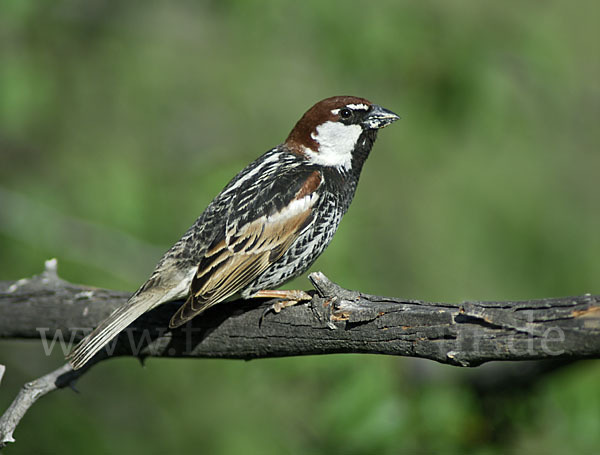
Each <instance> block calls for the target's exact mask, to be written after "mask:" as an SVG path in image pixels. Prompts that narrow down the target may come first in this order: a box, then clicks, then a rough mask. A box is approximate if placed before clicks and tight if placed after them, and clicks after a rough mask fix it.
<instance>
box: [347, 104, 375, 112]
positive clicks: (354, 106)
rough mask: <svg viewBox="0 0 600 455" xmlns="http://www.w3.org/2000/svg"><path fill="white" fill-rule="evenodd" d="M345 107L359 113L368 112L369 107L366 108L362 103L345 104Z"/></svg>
mask: <svg viewBox="0 0 600 455" xmlns="http://www.w3.org/2000/svg"><path fill="white" fill-rule="evenodd" d="M346 107H347V108H348V109H354V110H361V111H368V110H369V106H367V105H366V104H363V103H358V104H346Z"/></svg>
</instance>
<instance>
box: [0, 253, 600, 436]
mask: <svg viewBox="0 0 600 455" xmlns="http://www.w3.org/2000/svg"><path fill="white" fill-rule="evenodd" d="M310 279H311V281H312V283H313V285H314V286H315V289H316V290H317V292H313V300H312V302H310V303H309V304H302V305H297V306H294V307H291V308H286V309H285V310H283V311H282V312H281V313H279V314H273V313H266V314H265V317H264V319H262V324H260V323H259V322H260V321H261V317H262V316H263V313H264V312H265V308H268V306H269V305H270V304H272V302H271V301H262V302H260V301H234V302H230V303H224V304H219V305H217V306H216V307H213V308H211V309H209V310H208V311H206V312H205V313H203V314H202V315H201V316H200V317H197V318H195V319H194V320H193V321H192V322H191V323H189V324H187V325H186V326H184V327H182V328H180V329H177V330H174V331H168V330H167V324H168V321H169V319H170V317H171V315H172V314H173V312H174V311H175V309H176V308H177V306H178V305H179V304H180V303H173V304H165V305H163V306H161V307H159V308H157V309H155V310H153V311H151V312H149V313H147V314H146V315H144V316H142V317H141V318H139V319H138V320H137V321H136V322H135V323H134V324H132V325H131V326H130V327H129V328H128V329H127V330H126V331H124V332H123V333H122V334H121V335H120V336H119V337H118V338H117V339H115V340H114V342H112V343H110V344H109V346H108V349H107V350H105V351H103V352H102V353H100V354H99V356H97V358H95V359H94V362H93V363H96V362H97V361H99V360H102V359H104V358H107V357H112V356H119V355H128V356H131V355H135V356H138V357H142V358H143V357H147V356H154V357H214V358H237V359H256V358H264V357H282V356H297V355H308V354H332V353H369V354H388V355H399V356H411V357H422V358H427V359H432V360H436V361H438V362H441V363H446V364H450V365H456V366H462V367H472V366H477V365H480V364H482V363H484V362H488V361H492V360H531V359H547V358H554V359H556V358H563V359H581V358H598V357H600V336H599V335H600V303H599V302H600V296H594V295H590V294H586V295H582V296H578V297H565V298H552V299H540V300H529V301H520V302H478V301H470V302H462V303H432V302H425V301H419V300H406V299H400V298H392V297H380V296H372V295H367V294H363V293H361V292H357V291H349V290H346V289H343V288H341V287H339V286H338V285H336V284H334V283H332V282H331V281H329V280H328V279H327V278H326V277H325V276H324V275H323V274H321V273H314V274H312V275H311V276H310ZM128 297H129V294H128V293H126V292H119V291H111V290H106V289H98V288H93V287H89V286H81V285H75V284H71V283H68V282H66V281H63V280H61V279H60V278H59V277H58V276H57V273H56V262H55V261H48V262H47V263H46V270H45V271H44V273H42V274H41V275H38V276H35V277H32V278H28V279H23V280H19V281H17V282H0V338H20V339H26V338H31V339H42V341H43V342H44V343H45V344H44V347H45V349H46V350H47V351H48V350H49V349H50V346H53V347H54V349H58V348H60V347H61V343H60V342H61V340H63V341H64V343H63V346H62V347H63V349H67V346H66V344H73V343H75V342H77V341H78V340H80V339H81V338H82V337H83V336H84V334H85V333H87V332H88V331H89V330H91V329H92V328H93V327H94V326H95V325H96V324H98V322H100V321H101V320H102V319H103V318H104V317H106V316H107V315H108V314H109V313H110V312H111V311H112V310H113V309H114V308H116V307H117V306H118V305H120V304H122V303H123V302H125V301H126V300H127V298H128ZM52 340H54V341H55V343H54V344H53V345H52ZM90 366H91V365H90ZM88 368H89V367H88ZM88 368H86V369H85V370H87V369H88ZM81 374H82V371H76V372H74V371H72V370H71V369H70V367H69V366H68V365H65V366H63V367H61V368H59V369H58V370H56V371H54V372H52V373H50V374H48V375H46V376H44V377H42V378H39V379H38V380H36V381H34V382H32V383H28V384H26V385H25V387H24V388H23V389H22V391H21V393H20V394H19V396H18V397H17V398H16V399H15V402H13V405H11V408H10V409H9V410H8V411H7V412H6V413H5V415H4V416H3V417H2V418H0V447H1V446H2V444H3V443H6V442H9V441H12V432H13V431H14V428H15V426H16V424H18V420H20V418H21V417H22V416H23V415H24V413H25V412H26V411H27V409H28V408H29V407H30V406H31V405H32V404H33V402H35V400H36V399H37V398H38V397H39V396H41V395H43V394H45V393H48V392H50V391H52V390H54V389H56V388H60V387H64V386H65V385H69V384H71V383H72V382H73V381H74V380H76V379H77V377H79V376H80V375H81ZM0 379H1V371H0Z"/></svg>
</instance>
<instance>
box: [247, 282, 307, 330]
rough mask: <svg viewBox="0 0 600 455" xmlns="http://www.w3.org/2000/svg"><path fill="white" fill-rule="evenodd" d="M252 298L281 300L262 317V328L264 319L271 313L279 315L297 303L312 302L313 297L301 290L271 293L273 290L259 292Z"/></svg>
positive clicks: (260, 322) (260, 323) (259, 323)
mask: <svg viewBox="0 0 600 455" xmlns="http://www.w3.org/2000/svg"><path fill="white" fill-rule="evenodd" d="M251 298H257V299H258V298H271V299H281V300H279V301H277V302H275V303H274V304H273V305H271V306H269V307H268V308H267V309H266V310H265V311H264V312H263V314H262V316H261V317H260V321H259V322H258V325H259V326H261V325H262V322H263V319H264V318H265V316H266V315H267V314H268V313H269V312H270V311H273V312H274V313H279V312H280V311H281V310H283V309H284V308H287V307H290V306H294V305H296V304H297V303H300V302H305V301H308V300H312V297H311V296H310V295H309V294H308V293H306V292H304V291H300V290H282V291H279V290H278V291H271V290H263V291H258V292H257V293H256V294H253V295H252V296H251Z"/></svg>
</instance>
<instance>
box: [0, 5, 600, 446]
mask: <svg viewBox="0 0 600 455" xmlns="http://www.w3.org/2000/svg"><path fill="white" fill-rule="evenodd" d="M599 21H600V7H599V6H598V3H597V2H594V1H591V0H590V1H587V0H582V1H579V2H577V3H575V4H573V3H569V2H564V1H545V2H538V1H533V0H532V1H505V2H481V1H478V0H459V1H453V2H446V1H420V2H411V1H379V2H373V1H370V2H369V1H348V0H345V1H337V0H336V1H319V0H306V1H303V2H278V1H263V2H250V1H241V0H240V1H232V0H228V1H206V2H191V1H182V2H166V1H164V2H159V1H129V2H110V1H100V0H88V1H85V2H78V1H74V0H61V1H35V0H28V1H23V0H21V1H19V0H6V1H3V2H2V3H0V279H2V280H13V279H19V278H23V277H26V276H31V275H33V274H36V273H39V272H40V271H41V269H42V267H43V261H44V260H45V259H48V258H50V257H56V258H58V261H59V273H60V275H61V276H62V277H63V278H65V279H67V280H70V281H74V282H80V283H86V284H91V285H95V286H100V287H109V288H115V289H128V290H131V291H134V290H135V289H136V288H137V286H138V285H139V284H140V283H141V282H142V281H143V280H144V279H145V277H146V276H147V275H148V274H149V273H150V272H151V270H152V269H153V266H154V264H155V262H156V261H157V260H158V258H159V257H160V255H161V254H162V252H163V251H164V250H165V249H166V248H168V247H169V246H170V245H171V244H172V243H174V241H176V240H177V239H178V238H179V236H180V235H181V234H182V233H183V232H184V231H185V230H186V229H187V228H188V226H189V225H190V224H191V223H192V222H193V220H194V219H195V218H196V216H197V215H199V214H200V212H201V211H202V210H203V209H204V207H205V206H206V205H207V204H208V202H209V201H210V200H211V199H212V198H213V197H214V196H215V195H216V194H217V193H218V192H219V191H220V189H221V188H222V187H223V186H224V184H225V183H226V182H227V181H228V180H229V179H230V178H231V177H232V176H233V175H234V174H235V173H236V172H237V171H239V170H240V169H241V168H242V167H243V166H245V165H246V164H247V163H248V162H249V161H251V160H253V159H254V158H256V157H257V156H258V155H260V154H261V153H263V152H264V151H266V150H267V149H269V148H271V147H272V146H275V145H276V144H278V143H280V142H281V141H283V139H284V138H285V137H286V135H287V133H288V132H289V130H290V129H291V127H292V126H293V124H294V123H295V122H296V120H297V119H298V118H299V117H300V115H301V114H302V113H303V112H304V111H305V110H306V109H307V108H308V107H309V106H311V105H312V104H313V103H314V102H316V101H318V100H319V99H321V98H324V97H327V96H332V95H338V94H352V95H357V96H362V97H366V98H368V99H370V100H372V101H374V102H377V103H379V104H382V105H383V106H385V107H387V108H389V109H392V110H393V111H395V112H397V113H398V114H400V115H401V116H402V120H401V121H400V122H398V123H396V124H394V125H393V126H392V127H390V128H388V129H386V130H385V131H383V132H382V133H381V134H380V137H379V140H378V142H377V144H376V146H375V149H374V152H373V153H372V154H371V157H370V159H369V161H368V162H367V165H366V167H365V170H364V172H363V176H362V179H361V183H360V185H359V189H358V192H357V196H356V198H355V201H354V203H353V205H352V208H351V209H350V212H349V214H348V216H347V217H346V218H345V219H344V222H343V223H342V226H341V228H340V230H339V232H338V234H337V236H336V238H335V240H334V241H333V243H332V245H331V246H330V248H329V249H328V250H327V252H326V254H324V255H323V256H322V257H321V258H320V259H319V261H318V262H317V263H316V264H315V265H314V266H313V268H312V270H322V271H323V272H325V273H326V274H327V275H328V276H329V277H330V278H331V279H333V280H335V281H337V282H338V283H340V284H342V285H343V286H345V287H348V288H353V289H360V290H362V291H365V292H369V293H374V294H382V295H395V296H402V297H409V298H421V299H428V300H442V301H444V300H445V301H460V300H462V299H487V300H492V299H502V300H508V299H528V298H535V297H551V296H565V295H578V294H583V293H585V292H591V293H600V285H599V282H598V277H599V276H600V261H599V254H598V253H599V251H600V236H599V234H598V233H599V232H600V210H598V205H599V202H600V196H599V194H600V191H599V187H598V179H599V171H600V154H599V148H600V147H599V146H600V128H598V120H599V114H600V84H599V81H600V53H599V49H598V48H599V43H600V31H599V28H598V22H599ZM294 285H295V286H297V287H300V288H309V283H308V281H307V280H306V278H305V277H302V278H300V279H298V280H297V281H296V282H294V283H292V284H291V286H294ZM61 361H62V355H61V352H59V351H58V350H56V351H55V352H54V354H53V355H52V356H50V357H46V356H44V354H43V349H42V346H41V344H40V343H34V342H19V341H6V340H3V341H2V343H1V344H0V363H3V364H5V365H6V366H7V373H6V375H5V378H4V381H3V383H2V387H1V388H0V408H1V409H4V408H6V406H7V405H8V403H9V402H10V400H11V399H12V398H13V397H14V395H15V393H16V391H17V390H18V388H19V386H20V385H21V384H22V383H23V382H25V381H27V380H29V379H32V378H34V377H37V376H39V375H41V374H43V373H45V372H47V371H49V370H50V369H52V368H54V367H56V366H58V365H59V364H60V363H61ZM510 367H511V365H510V364H500V365H498V364H495V365H490V366H484V367H481V368H478V369H475V370H469V371H463V370H459V369H457V368H453V367H447V366H442V365H437V364H435V363H432V362H428V361H418V360H412V359H400V358H391V357H382V356H367V355H345V356H322V357H306V358H291V359H273V360H260V361H252V362H241V361H223V360H162V359H150V360H148V362H147V364H146V367H145V368H140V367H139V364H138V362H137V361H136V360H134V359H117V360H112V361H110V362H105V363H104V364H100V365H98V366H97V367H95V368H94V369H93V370H91V371H90V373H89V374H87V375H86V376H85V377H83V378H82V379H81V380H80V382H79V384H78V388H79V389H80V390H81V392H82V393H80V394H75V393H72V392H71V391H68V390H66V391H60V392H56V393H53V394H51V395H50V396H48V397H46V398H44V399H43V400H42V401H41V402H39V403H38V404H37V405H36V406H35V407H34V408H33V409H32V410H31V412H30V413H29V414H27V416H26V417H25V419H24V420H23V422H22V424H21V425H20V426H19V427H18V429H17V432H16V434H15V437H16V439H17V443H16V444H15V445H13V446H11V447H10V448H8V449H7V450H6V453H8V454H27V453H38V454H41V453H54V452H60V453H65V454H66V453H89V454H103V453H131V454H134V453H135V454H138V453H139V454H142V453H143V454H154V453H198V452H204V453H219V454H230V453H244V454H281V453H292V454H304V453H314V454H329V453H347V454H363V453H377V454H395V453H406V452H408V453H430V452H434V451H435V452H443V453H461V452H464V451H465V450H467V449H469V450H470V451H471V453H481V454H501V453H502V454H503V453H550V454H552V453H556V454H559V453H567V452H570V453H592V452H596V451H597V450H598V447H600V387H599V380H600V363H599V362H594V361H588V362H580V363H578V364H574V365H570V366H565V367H562V368H559V369H557V370H555V371H554V372H553V373H551V374H550V373H548V374H544V375H538V376H534V377H533V379H530V380H528V382H527V386H526V387H524V386H523V384H521V383H519V382H517V381H514V382H513V380H512V379H510V376H506V378H507V379H505V380H503V381H500V382H501V385H500V386H498V385H495V386H484V387H483V388H482V387H481V384H482V383H485V381H481V380H480V379H478V378H481V377H484V376H485V375H486V374H487V375H489V374H491V375H492V376H493V377H496V378H502V377H504V375H505V373H506V371H509V369H510ZM517 369H520V366H517ZM490 372H491V373H490ZM476 384H480V386H476ZM596 453H597V452H596Z"/></svg>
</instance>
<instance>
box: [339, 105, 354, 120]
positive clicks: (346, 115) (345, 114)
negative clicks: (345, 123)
mask: <svg viewBox="0 0 600 455" xmlns="http://www.w3.org/2000/svg"><path fill="white" fill-rule="evenodd" d="M351 115H352V111H351V110H350V109H348V108H347V107H346V108H344V109H342V110H341V111H340V117H342V118H349V117H350V116H351Z"/></svg>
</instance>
